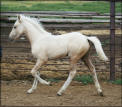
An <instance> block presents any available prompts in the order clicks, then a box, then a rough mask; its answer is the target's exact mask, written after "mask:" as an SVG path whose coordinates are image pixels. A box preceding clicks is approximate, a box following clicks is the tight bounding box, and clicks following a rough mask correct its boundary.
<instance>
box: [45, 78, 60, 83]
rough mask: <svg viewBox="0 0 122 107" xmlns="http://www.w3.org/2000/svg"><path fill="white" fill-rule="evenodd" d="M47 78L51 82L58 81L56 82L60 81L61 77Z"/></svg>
mask: <svg viewBox="0 0 122 107" xmlns="http://www.w3.org/2000/svg"><path fill="white" fill-rule="evenodd" d="M47 80H48V81H50V82H56V83H58V82H59V81H60V80H59V79H55V78H49V79H47Z"/></svg>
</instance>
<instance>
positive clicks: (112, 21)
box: [110, 0, 115, 81]
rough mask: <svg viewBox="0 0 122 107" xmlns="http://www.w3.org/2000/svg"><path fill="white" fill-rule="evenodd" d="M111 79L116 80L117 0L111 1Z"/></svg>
mask: <svg viewBox="0 0 122 107" xmlns="http://www.w3.org/2000/svg"><path fill="white" fill-rule="evenodd" d="M110 80H112V81H113V80H115V0H111V1H110Z"/></svg>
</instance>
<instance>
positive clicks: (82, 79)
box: [74, 75, 93, 85]
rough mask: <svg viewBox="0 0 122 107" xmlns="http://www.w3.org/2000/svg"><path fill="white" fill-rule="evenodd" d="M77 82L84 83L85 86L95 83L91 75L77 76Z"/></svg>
mask: <svg viewBox="0 0 122 107" xmlns="http://www.w3.org/2000/svg"><path fill="white" fill-rule="evenodd" d="M74 80H75V81H78V82H82V83H83V84H84V85H87V84H91V83H93V79H92V76H91V75H77V76H75V78H74Z"/></svg>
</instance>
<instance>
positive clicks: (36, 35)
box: [25, 24, 45, 45]
mask: <svg viewBox="0 0 122 107" xmlns="http://www.w3.org/2000/svg"><path fill="white" fill-rule="evenodd" d="M25 27H26V35H27V38H28V39H29V41H30V44H31V45H33V44H34V43H35V42H37V40H39V39H41V38H44V36H45V35H44V33H43V32H41V31H39V30H38V29H36V28H35V27H34V26H32V25H31V24H29V25H28V26H27V25H25Z"/></svg>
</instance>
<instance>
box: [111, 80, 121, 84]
mask: <svg viewBox="0 0 122 107" xmlns="http://www.w3.org/2000/svg"><path fill="white" fill-rule="evenodd" d="M111 83H112V84H117V85H122V79H117V80H115V81H112V82H111Z"/></svg>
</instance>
